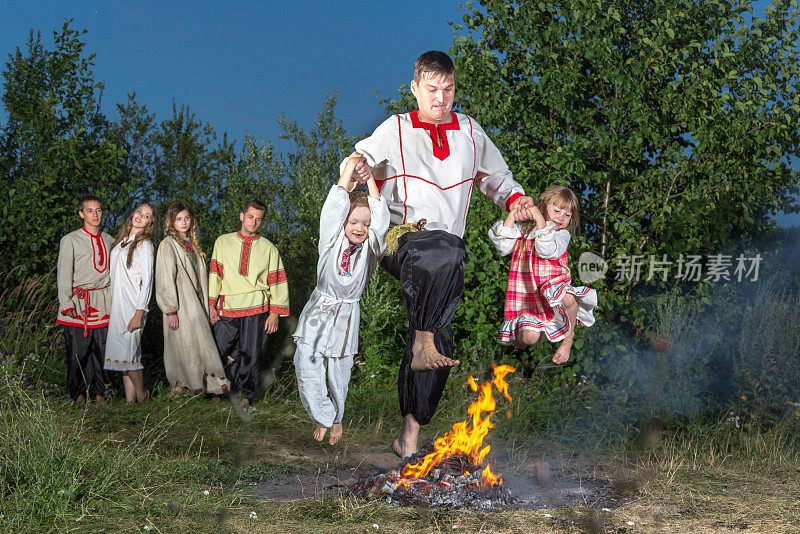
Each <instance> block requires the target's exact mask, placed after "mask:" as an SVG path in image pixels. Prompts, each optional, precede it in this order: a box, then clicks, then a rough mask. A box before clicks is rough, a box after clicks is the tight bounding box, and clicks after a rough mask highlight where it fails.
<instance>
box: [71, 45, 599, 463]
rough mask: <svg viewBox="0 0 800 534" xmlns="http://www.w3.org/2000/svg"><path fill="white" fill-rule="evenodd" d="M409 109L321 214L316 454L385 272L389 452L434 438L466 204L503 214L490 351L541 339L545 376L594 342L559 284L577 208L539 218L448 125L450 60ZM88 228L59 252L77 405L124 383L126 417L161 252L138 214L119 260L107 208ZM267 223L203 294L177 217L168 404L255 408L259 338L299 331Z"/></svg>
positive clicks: (573, 293)
mask: <svg viewBox="0 0 800 534" xmlns="http://www.w3.org/2000/svg"><path fill="white" fill-rule="evenodd" d="M411 91H412V93H413V94H414V96H415V98H416V101H417V105H418V110H417V111H413V112H411V113H404V114H398V115H393V116H391V117H390V118H388V119H387V120H386V121H384V122H383V123H382V124H381V125H380V126H378V128H377V129H376V130H375V132H374V133H373V134H372V135H371V136H370V137H368V138H366V139H364V140H362V141H360V142H358V143H356V145H355V151H354V152H353V153H352V154H351V155H350V156H349V157H348V158H346V159H345V160H344V161H343V162H342V165H341V167H340V179H339V181H338V183H337V184H334V185H333V186H332V188H331V190H330V192H329V194H328V197H327V199H326V201H325V204H324V206H323V208H322V212H321V214H320V237H319V260H318V263H317V286H316V288H315V290H314V292H313V293H312V295H311V297H310V299H309V301H308V303H307V304H306V306H305V308H304V309H303V312H302V314H301V315H300V318H299V322H298V327H297V329H296V330H295V332H294V335H293V337H294V340H295V343H296V345H297V348H296V352H295V357H294V365H295V372H296V376H297V383H298V391H299V393H300V399H301V402H302V404H303V406H304V408H305V409H306V411H307V412H308V414H309V416H310V417H311V419H312V420H313V421H314V423H315V425H316V427H315V429H314V437H315V438H316V439H317V440H319V441H321V440H322V439H323V437H324V436H325V434H326V433H327V432H328V431H329V430H330V436H329V439H330V443H331V444H335V443H336V442H337V441H338V440H339V439H340V438H341V436H342V425H341V422H342V416H343V414H344V406H345V399H346V397H347V387H348V382H349V380H350V372H351V369H352V365H353V356H354V355H355V354H357V353H358V329H359V320H360V308H359V300H360V297H361V294H362V292H363V290H364V288H365V287H366V284H367V282H368V280H369V277H370V275H371V273H372V272H373V270H374V269H375V268H376V266H377V265H378V264H379V263H380V265H381V266H382V268H384V269H385V270H386V271H387V272H389V273H390V274H391V275H392V276H394V277H396V278H397V279H398V280H399V281H400V285H401V288H402V298H403V302H404V305H405V308H406V312H407V317H408V321H409V333H408V341H407V344H406V349H405V352H404V354H403V356H402V359H401V361H400V368H399V376H398V396H399V401H400V412H401V415H402V423H401V428H400V432H399V434H398V436H397V438H396V439H395V440H394V441H393V442H392V450H393V451H394V452H395V453H396V454H397V455H398V456H401V457H405V456H409V455H411V454H413V453H415V452H416V451H417V447H418V438H419V431H420V426H421V425H425V424H427V423H428V422H430V420H431V418H432V417H433V415H434V413H435V411H436V408H437V405H438V403H439V400H440V398H441V395H442V393H443V391H444V387H445V383H446V381H447V378H448V375H449V374H450V368H451V367H452V366H454V365H457V364H458V363H460V362H459V360H458V359H457V358H456V357H455V356H454V354H453V347H454V343H453V328H452V319H453V317H454V315H455V312H456V309H457V306H458V303H459V301H460V298H461V292H462V288H463V282H464V264H465V260H466V257H467V251H466V247H465V244H464V241H463V239H462V236H463V234H464V231H465V227H466V220H467V212H468V209H469V203H470V198H471V195H472V190H473V188H474V187H477V188H478V190H480V191H481V192H482V193H484V194H485V195H487V196H488V197H489V198H490V199H491V200H492V201H493V202H494V203H495V204H496V205H497V206H498V207H500V208H501V209H503V210H507V211H508V212H509V214H508V216H507V217H505V219H504V220H501V221H498V223H497V224H495V225H494V226H493V227H492V230H491V231H490V238H491V240H492V242H493V243H494V244H495V246H496V248H497V250H498V252H499V253H500V254H501V255H508V254H512V262H511V272H510V275H509V282H508V291H507V295H506V307H505V312H504V322H503V324H502V327H501V332H500V335H499V336H498V342H500V343H503V344H512V345H514V346H516V347H517V348H520V349H524V348H526V347H528V346H530V345H531V344H533V343H535V342H538V341H539V340H540V339H541V338H542V337H547V339H549V340H550V341H553V342H556V341H561V342H562V343H561V345H560V346H559V348H558V350H557V351H556V354H555V355H554V357H553V360H554V361H555V362H556V363H563V362H565V361H567V360H568V358H569V354H570V347H571V344H572V337H573V335H574V328H575V325H576V324H584V325H586V326H589V325H591V324H592V323H593V322H594V317H593V316H592V309H593V308H594V307H595V306H596V305H597V295H596V292H595V291H594V290H592V289H589V288H585V287H574V286H572V284H571V281H572V278H571V275H570V271H569V268H568V266H567V246H568V244H569V240H570V235H571V234H570V232H571V231H572V232H574V231H575V229H576V228H577V222H578V199H577V197H576V196H575V194H574V193H573V192H572V191H571V190H569V189H568V188H566V187H563V186H553V187H551V188H548V189H547V190H546V191H545V192H544V194H543V195H542V197H541V198H540V199H539V202H538V204H537V203H536V202H534V200H533V199H532V198H531V197H529V196H527V195H525V192H524V190H523V188H522V186H520V185H519V184H518V183H517V182H516V181H514V179H513V177H512V175H511V172H510V170H509V168H508V165H507V164H506V163H505V160H504V159H503V156H502V155H501V153H500V151H499V150H498V149H497V148H496V147H495V145H494V144H493V143H492V141H491V139H489V137H488V136H487V134H486V133H485V132H484V130H483V129H482V128H481V127H480V125H479V124H478V123H477V122H476V121H475V119H473V118H472V117H470V116H468V115H464V114H461V113H455V112H453V111H451V107H452V104H453V98H454V95H455V68H454V65H453V62H452V60H451V59H450V57H449V56H447V55H446V54H445V53H443V52H438V51H429V52H426V53H424V54H422V55H421V56H420V57H419V58H418V59H417V61H416V63H415V65H414V77H413V80H412V82H411ZM358 184H365V185H366V186H367V191H368V192H367V193H364V192H362V191H359V190H357V185H358ZM78 213H79V215H80V216H81V218H82V219H83V220H84V227H83V228H82V229H81V230H78V231H76V232H72V233H71V234H69V235H67V236H66V237H65V238H64V239H63V240H62V245H61V246H62V251H61V253H60V257H59V299H60V304H61V306H60V312H59V321H58V322H59V323H61V324H64V325H65V333H64V335H65V340H66V342H67V356H68V361H69V364H68V383H69V389H70V395H71V397H72V398H73V399H76V400H81V399H82V398H85V396H86V395H96V396H97V397H98V399H100V398H101V397H102V396H103V395H104V394H105V384H106V383H107V381H106V379H105V370H121V371H122V372H123V379H124V380H125V376H127V377H128V378H127V380H128V381H129V382H130V383H131V391H132V393H131V395H128V382H125V389H126V397H127V398H128V401H129V402H133V401H140V402H141V401H143V400H146V392H144V391H143V390H141V389H139V388H141V363H140V358H139V354H138V352H137V351H139V348H138V336H139V335H141V334H140V332H141V325H142V321H143V316H144V313H145V312H146V311H147V300H148V299H149V291H150V287H151V286H152V279H153V276H152V273H151V272H146V271H147V267H146V266H145V264H147V265H149V266H150V267H149V269H150V270H152V257H153V247H152V244H151V243H150V241H149V238H148V237H145V236H147V235H149V236H150V237H152V235H153V234H152V232H151V233H149V234H148V228H150V229H154V228H155V227H156V223H155V220H156V214H155V211H154V210H153V209H152V207H150V206H148V205H143V206H139V207H138V208H137V210H136V211H134V213H133V214H132V215H131V217H130V218H129V220H128V222H126V224H125V226H123V229H122V230H121V231H120V234H119V235H118V236H117V238H116V240H115V241H114V242H113V243H111V241H110V237H109V236H107V235H106V234H103V233H101V232H100V219H101V217H102V204H101V203H100V202H99V200H98V199H96V198H94V197H87V198H86V199H84V200H83V201H82V202H81V204H80V205H79V206H78ZM98 213H99V214H100V215H98ZM263 215H264V205H263V204H261V203H260V202H258V201H251V202H249V203H248V204H247V205H246V206H244V209H243V210H242V212H241V213H240V220H241V223H242V225H241V229H240V231H239V232H236V233H232V234H226V235H224V236H221V237H220V238H219V239H217V242H216V244H215V246H214V252H213V254H212V257H211V261H210V265H209V273H208V280H207V282H206V270H205V266H204V262H203V258H204V256H203V254H202V251H201V250H200V246H199V244H198V243H197V237H196V226H195V221H196V219H195V218H194V215H193V214H192V213H191V210H190V209H189V208H188V206H186V205H184V204H180V203H177V204H173V205H172V206H170V208H169V209H168V210H167V217H166V218H167V222H166V232H167V234H168V236H167V237H165V239H164V240H163V241H162V242H161V245H160V246H159V250H158V254H157V257H156V275H155V287H156V300H157V302H158V305H159V307H160V308H161V310H162V312H163V313H164V314H165V321H164V335H165V343H164V346H165V354H164V365H165V368H166V371H167V377H168V379H169V380H170V384H171V385H172V386H173V388H175V389H176V391H179V390H182V389H184V388H185V389H187V390H192V391H196V390H202V389H204V390H206V391H208V392H211V393H225V392H230V393H231V394H238V398H239V399H240V400H241V401H242V402H243V403H244V404H247V403H248V402H249V401H250V400H252V399H253V396H254V395H255V393H256V390H257V388H258V386H259V379H260V376H259V374H260V365H259V361H260V359H261V355H262V354H263V351H264V341H265V339H266V334H269V333H272V332H274V331H276V330H277V327H278V318H279V317H281V316H287V315H289V305H288V289H287V285H286V274H285V271H284V269H283V265H282V263H281V260H280V256H279V255H278V252H277V250H276V249H275V247H274V245H272V243H270V242H269V241H268V240H267V239H265V238H263V237H260V236H259V235H258V234H257V231H258V227H259V226H260V224H261V221H262V219H263ZM148 245H149V247H148ZM108 250H110V257H109V253H108ZM123 252H124V254H123ZM62 256H63V258H62ZM148 262H149V263H148ZM109 267H110V274H109V272H108V271H109ZM109 280H110V291H109ZM145 294H146V295H145ZM109 299H110V303H109ZM109 316H110V318H109ZM103 329H107V330H108V334H106V333H105V331H104V330H103ZM137 333H138V334H137ZM541 334H544V336H542V335H541ZM106 337H108V342H106ZM112 340H113V341H112ZM103 345H105V350H103ZM137 372H138V374H136V373H137Z"/></svg>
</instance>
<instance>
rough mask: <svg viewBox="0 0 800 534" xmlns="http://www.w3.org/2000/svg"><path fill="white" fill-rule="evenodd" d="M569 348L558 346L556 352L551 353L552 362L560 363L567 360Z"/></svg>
mask: <svg viewBox="0 0 800 534" xmlns="http://www.w3.org/2000/svg"><path fill="white" fill-rule="evenodd" d="M569 349H570V347H564V346H563V345H562V346H560V347H558V350H556V353H555V354H553V363H557V364H559V365H560V364H562V363H566V362H567V360H569V352H570V351H569Z"/></svg>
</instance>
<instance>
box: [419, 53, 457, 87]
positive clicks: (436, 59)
mask: <svg viewBox="0 0 800 534" xmlns="http://www.w3.org/2000/svg"><path fill="white" fill-rule="evenodd" d="M426 72H431V73H433V74H443V75H445V76H452V75H453V74H454V73H455V72H456V67H455V65H453V60H452V59H450V56H448V55H447V54H445V53H444V52H440V51H438V50H428V51H427V52H425V53H424V54H422V55H421V56H419V57H418V58H417V60H416V61H415V62H414V81H415V82H417V83H419V81H420V80H421V79H422V75H423V74H425V73H426Z"/></svg>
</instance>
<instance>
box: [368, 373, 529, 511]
mask: <svg viewBox="0 0 800 534" xmlns="http://www.w3.org/2000/svg"><path fill="white" fill-rule="evenodd" d="M492 368H493V369H494V379H493V380H492V381H490V382H486V383H484V384H481V385H478V384H477V383H476V382H475V379H474V378H472V377H469V379H468V383H469V385H470V387H471V388H472V390H473V391H478V390H480V394H479V396H478V400H476V401H475V402H473V403H472V404H471V405H470V406H469V409H468V410H467V413H468V414H469V415H470V419H468V420H466V421H462V422H460V423H456V424H454V425H453V428H452V429H451V430H450V432H448V433H447V434H445V435H444V436H442V437H440V438H438V439H436V440H435V441H434V442H433V443H429V444H427V445H426V446H424V447H423V448H422V449H421V450H420V451H419V452H417V454H415V455H414V456H412V457H411V458H410V459H409V461H408V462H407V463H406V464H405V465H402V466H400V467H397V468H395V469H392V470H390V471H388V472H382V473H377V474H373V475H370V476H368V477H366V478H365V479H362V480H360V481H358V482H356V484H355V485H354V486H353V488H352V489H353V491H354V492H355V493H356V494H357V495H361V496H364V497H367V498H380V499H384V500H386V502H388V503H390V504H397V505H400V506H409V505H417V506H450V507H453V508H465V507H466V508H476V509H483V510H487V509H488V510H491V509H500V508H505V507H507V506H508V505H510V504H511V503H512V500H513V498H512V497H511V494H510V493H509V492H508V491H506V490H505V489H504V488H503V487H502V484H503V480H502V477H500V476H499V475H496V474H494V473H492V471H491V469H490V467H489V463H488V462H487V463H486V465H485V466H484V465H483V460H484V458H485V457H486V455H487V454H488V453H489V446H488V445H486V446H483V438H485V437H486V435H487V434H488V433H489V429H490V428H492V427H493V426H494V425H492V422H491V414H492V413H493V412H494V410H495V407H496V405H497V404H496V402H495V400H494V397H493V396H492V386H494V387H495V388H496V389H497V391H498V392H500V393H502V394H503V396H504V397H505V398H507V399H508V400H509V401H511V396H510V395H509V394H508V383H507V382H506V380H505V377H506V375H508V374H509V373H513V372H514V371H515V370H516V369H514V368H513V367H511V366H508V365H499V366H497V365H493V366H492ZM484 414H486V416H485V417H484Z"/></svg>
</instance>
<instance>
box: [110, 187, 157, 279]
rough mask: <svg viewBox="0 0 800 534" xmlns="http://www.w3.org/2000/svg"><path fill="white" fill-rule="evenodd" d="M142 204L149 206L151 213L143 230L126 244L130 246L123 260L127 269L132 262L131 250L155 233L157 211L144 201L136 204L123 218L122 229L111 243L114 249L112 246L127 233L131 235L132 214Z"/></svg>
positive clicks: (112, 248)
mask: <svg viewBox="0 0 800 534" xmlns="http://www.w3.org/2000/svg"><path fill="white" fill-rule="evenodd" d="M142 206H147V207H148V208H150V213H152V214H153V215H152V217H150V222H149V223H147V226H145V227H144V230H142V231H141V232H139V233H138V234H136V237H134V238H133V242H132V243H130V244H128V245H126V246H128V247H130V248H129V249H128V259H127V260H126V261H125V265H126V266H127V267H128V269H130V268H131V263H132V262H133V251H134V250H136V247H138V246H139V243H141V242H142V241H146V240H151V239H153V236H155V234H156V227H157V226H158V212H157V211H156V209H155V208H154V207H153V205H152V204H148V203H147V202H144V203H142V204H139V205H138V206H136V208H134V210H133V211H132V212H131V213H130V215H128V218H127V219H125V224H123V225H122V229H120V231H119V232H117V236H116V237H115V238H114V244H113V245H111V250H114V247H116V246H117V245H119V244H120V243H121V242H122V241H124V240H125V239H127V238H128V236H129V235H131V228H133V215H134V214H135V213H136V210H138V209H139V208H141V207H142Z"/></svg>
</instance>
